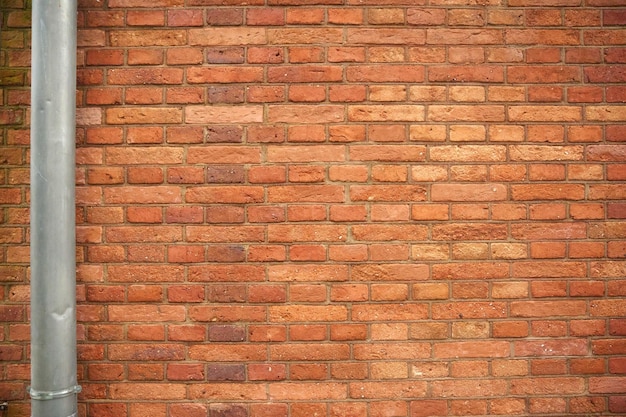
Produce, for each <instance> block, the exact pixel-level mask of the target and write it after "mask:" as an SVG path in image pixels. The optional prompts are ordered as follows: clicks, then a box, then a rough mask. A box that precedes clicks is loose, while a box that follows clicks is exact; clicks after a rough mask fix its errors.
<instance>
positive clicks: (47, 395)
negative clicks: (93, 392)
mask: <svg viewBox="0 0 626 417" xmlns="http://www.w3.org/2000/svg"><path fill="white" fill-rule="evenodd" d="M82 389H83V388H82V387H81V386H80V385H74V386H72V387H69V388H65V389H62V390H58V391H39V390H36V389H34V388H33V387H27V388H26V391H28V394H29V395H30V398H32V399H33V400H40V401H46V400H54V399H55V398H62V397H67V396H69V395H73V394H78V393H79V392H81V391H82Z"/></svg>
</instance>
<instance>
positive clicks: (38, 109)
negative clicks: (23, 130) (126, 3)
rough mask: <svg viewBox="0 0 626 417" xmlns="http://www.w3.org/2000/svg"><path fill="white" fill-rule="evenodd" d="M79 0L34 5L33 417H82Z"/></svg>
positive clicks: (40, 1) (36, 1)
mask: <svg viewBox="0 0 626 417" xmlns="http://www.w3.org/2000/svg"><path fill="white" fill-rule="evenodd" d="M76 13H77V3H76V0H34V1H33V11H32V64H31V80H32V82H31V171H30V174H31V175H30V178H31V212H30V216H31V220H30V229H31V232H30V233H31V236H30V242H31V243H30V244H31V246H30V247H31V250H30V255H31V302H30V307H31V314H30V315H31V386H30V387H29V388H28V391H29V394H30V396H31V415H32V416H33V417H72V416H76V415H77V399H76V396H77V393H78V392H79V391H80V386H79V385H78V384H77V377H76V237H75V236H76V226H75V217H76V213H75V202H74V196H75V150H74V148H75V140H76V138H75V136H76V135H75V129H76V33H77V29H76Z"/></svg>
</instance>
